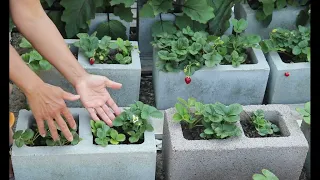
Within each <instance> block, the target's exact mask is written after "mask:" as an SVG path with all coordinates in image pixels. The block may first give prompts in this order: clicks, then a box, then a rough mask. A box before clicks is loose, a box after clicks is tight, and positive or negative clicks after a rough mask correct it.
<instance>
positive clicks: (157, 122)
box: [150, 111, 164, 139]
mask: <svg viewBox="0 0 320 180" xmlns="http://www.w3.org/2000/svg"><path fill="white" fill-rule="evenodd" d="M161 113H163V115H164V111H161ZM150 121H151V124H152V126H153V129H154V135H155V138H156V139H162V135H163V121H164V118H162V119H158V118H152V117H151V118H150Z"/></svg>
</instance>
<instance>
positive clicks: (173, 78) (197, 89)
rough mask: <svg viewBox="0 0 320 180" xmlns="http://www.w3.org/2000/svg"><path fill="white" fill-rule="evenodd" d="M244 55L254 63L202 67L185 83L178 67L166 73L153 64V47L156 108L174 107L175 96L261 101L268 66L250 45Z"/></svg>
mask: <svg viewBox="0 0 320 180" xmlns="http://www.w3.org/2000/svg"><path fill="white" fill-rule="evenodd" d="M248 55H249V56H250V58H251V59H252V61H253V62H254V63H255V64H243V65H240V66H239V67H237V68H234V67H232V65H218V66H217V67H213V68H207V67H203V68H202V69H200V70H198V71H196V72H195V73H194V74H193V75H192V76H191V79H192V81H191V83H190V84H186V83H185V81H184V78H185V74H184V73H183V72H182V71H180V72H178V73H174V72H170V73H168V72H163V71H159V70H158V69H157V68H156V67H155V64H156V61H157V60H158V55H157V51H156V50H155V53H154V62H153V66H154V67H153V84H154V91H155V101H156V106H157V108H158V109H161V110H163V109H167V108H170V107H174V105H175V103H176V101H177V98H178V97H181V98H183V99H187V98H189V97H195V98H197V99H198V100H199V101H201V102H204V103H214V102H217V101H219V102H221V103H224V104H232V103H240V104H243V105H249V104H262V101H263V97H264V94H265V89H266V86H267V81H268V76H269V71H270V68H269V65H268V63H267V61H266V59H265V56H264V54H263V52H262V51H261V50H259V49H252V48H250V49H248Z"/></svg>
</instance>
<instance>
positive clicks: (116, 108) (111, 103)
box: [107, 97, 120, 116]
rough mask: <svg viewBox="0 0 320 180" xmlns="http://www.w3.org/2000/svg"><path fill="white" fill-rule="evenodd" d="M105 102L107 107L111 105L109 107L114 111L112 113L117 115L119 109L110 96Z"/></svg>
mask: <svg viewBox="0 0 320 180" xmlns="http://www.w3.org/2000/svg"><path fill="white" fill-rule="evenodd" d="M107 104H108V105H109V107H111V109H112V110H113V111H114V113H115V114H116V115H117V116H118V115H119V114H120V109H119V107H118V106H117V104H116V103H115V102H114V101H113V99H112V98H111V97H110V98H109V99H108V100H107Z"/></svg>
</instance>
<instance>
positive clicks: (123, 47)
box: [74, 32, 137, 65]
mask: <svg viewBox="0 0 320 180" xmlns="http://www.w3.org/2000/svg"><path fill="white" fill-rule="evenodd" d="M77 36H78V37H79V41H76V42H75V43H74V46H76V47H79V48H80V49H81V50H82V51H83V53H84V55H85V57H87V58H88V59H89V62H90V64H91V65H92V64H93V63H99V64H103V63H107V64H130V63H131V62H132V57H131V51H132V50H133V49H134V48H137V47H134V46H132V45H131V43H130V41H128V40H125V41H124V40H123V39H121V38H117V40H116V41H111V37H109V36H103V37H102V38H101V40H99V39H98V37H96V32H94V33H93V34H91V35H88V34H87V33H79V34H77Z"/></svg>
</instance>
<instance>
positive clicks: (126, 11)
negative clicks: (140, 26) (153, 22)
mask: <svg viewBox="0 0 320 180" xmlns="http://www.w3.org/2000/svg"><path fill="white" fill-rule="evenodd" d="M114 15H116V16H119V17H120V19H122V20H125V21H127V22H131V21H132V20H133V14H132V12H131V8H130V7H125V6H124V5H123V4H120V5H118V6H116V7H114Z"/></svg>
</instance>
